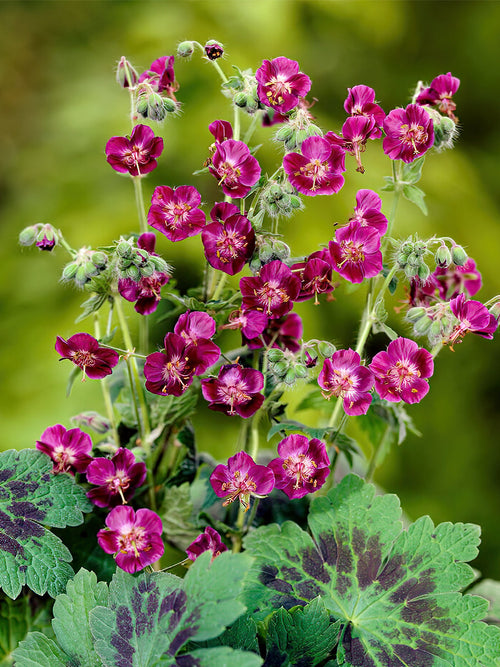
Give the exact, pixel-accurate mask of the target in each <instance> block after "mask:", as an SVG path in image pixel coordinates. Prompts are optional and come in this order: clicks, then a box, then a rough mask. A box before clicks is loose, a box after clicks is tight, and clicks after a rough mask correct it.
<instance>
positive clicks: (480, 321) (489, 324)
mask: <svg viewBox="0 0 500 667" xmlns="http://www.w3.org/2000/svg"><path fill="white" fill-rule="evenodd" d="M450 308H451V312H452V313H453V315H455V317H456V318H457V320H458V323H457V324H456V325H455V326H454V327H453V330H452V332H451V334H450V335H449V337H448V338H447V340H446V341H444V342H445V343H447V344H448V345H455V343H459V342H461V340H462V338H463V337H464V336H465V334H467V333H469V331H470V332H471V333H475V334H477V335H478V336H482V337H483V338H488V339H489V340H491V339H492V338H493V333H494V332H495V331H496V329H497V327H498V321H497V319H496V317H495V316H494V315H492V314H491V313H490V312H489V310H488V309H487V308H486V306H484V305H483V304H482V303H481V302H480V301H473V300H467V297H466V296H465V294H459V295H458V296H457V297H455V298H454V299H452V300H451V301H450Z"/></svg>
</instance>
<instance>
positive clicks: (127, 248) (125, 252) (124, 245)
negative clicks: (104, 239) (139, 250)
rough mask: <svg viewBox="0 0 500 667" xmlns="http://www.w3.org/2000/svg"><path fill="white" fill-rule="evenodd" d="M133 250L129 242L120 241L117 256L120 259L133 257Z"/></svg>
mask: <svg viewBox="0 0 500 667" xmlns="http://www.w3.org/2000/svg"><path fill="white" fill-rule="evenodd" d="M132 251H133V248H132V246H131V245H130V243H129V242H128V241H120V242H119V243H118V245H117V246H116V254H117V255H119V256H120V257H127V258H129V259H130V258H131V257H132Z"/></svg>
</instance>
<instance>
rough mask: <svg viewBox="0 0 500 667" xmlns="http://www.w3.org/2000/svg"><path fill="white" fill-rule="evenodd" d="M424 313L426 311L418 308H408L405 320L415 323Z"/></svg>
mask: <svg viewBox="0 0 500 667" xmlns="http://www.w3.org/2000/svg"><path fill="white" fill-rule="evenodd" d="M426 312H427V311H426V309H425V308H422V307H420V306H417V307H415V308H410V310H409V311H408V312H407V313H406V319H407V320H409V321H410V322H417V321H418V320H419V319H421V318H422V317H423V316H424V315H425V313H426Z"/></svg>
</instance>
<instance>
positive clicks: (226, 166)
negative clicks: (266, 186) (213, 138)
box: [208, 139, 260, 198]
mask: <svg viewBox="0 0 500 667" xmlns="http://www.w3.org/2000/svg"><path fill="white" fill-rule="evenodd" d="M208 170H209V171H210V173H211V174H213V175H214V176H215V177H216V178H217V180H218V181H219V185H220V186H221V187H222V192H223V193H224V194H225V195H228V196H229V197H237V198H238V197H246V196H247V194H248V193H249V192H250V190H251V188H252V186H253V185H255V183H257V181H258V180H259V178H260V165H259V163H258V162H257V160H256V158H254V156H253V155H252V154H251V153H250V150H249V148H248V146H247V145H246V144H245V143H244V142H243V141H236V140H234V139H227V140H226V141H221V142H220V143H219V142H217V143H216V144H215V152H214V154H213V156H212V162H211V164H210V166H209V167H208Z"/></svg>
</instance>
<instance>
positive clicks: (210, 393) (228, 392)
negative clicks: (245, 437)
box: [201, 364, 264, 419]
mask: <svg viewBox="0 0 500 667" xmlns="http://www.w3.org/2000/svg"><path fill="white" fill-rule="evenodd" d="M263 388H264V376H263V375H262V373H261V372H260V371H258V370H254V369H253V368H243V366H240V364H227V365H225V366H221V368H220V371H219V375H218V377H216V378H204V379H203V380H202V381H201V391H202V394H203V398H205V399H206V400H207V401H209V405H208V407H209V408H210V409H211V410H217V411H218V412H224V413H225V414H226V415H229V416H234V415H239V416H240V417H244V418H245V419H246V418H247V417H251V416H252V415H253V414H255V413H256V412H257V410H258V409H259V408H260V406H261V405H262V403H263V402H264V395H263V394H261V393H260V392H261V391H262V389H263Z"/></svg>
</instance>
